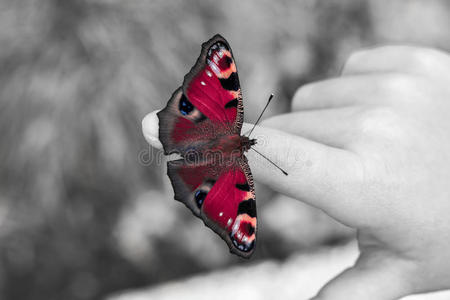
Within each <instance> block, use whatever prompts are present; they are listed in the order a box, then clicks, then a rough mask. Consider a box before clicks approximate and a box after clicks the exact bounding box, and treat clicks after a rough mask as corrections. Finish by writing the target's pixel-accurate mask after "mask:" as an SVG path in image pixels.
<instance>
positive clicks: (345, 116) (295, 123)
mask: <svg viewBox="0 0 450 300" xmlns="http://www.w3.org/2000/svg"><path fill="white" fill-rule="evenodd" d="M361 111H362V108H361V107H356V106H347V107H340V108H332V109H320V110H306V111H297V112H293V113H288V114H283V115H278V116H275V117H271V118H269V119H266V120H264V121H263V122H262V123H261V126H264V127H269V128H274V129H279V130H283V131H286V132H289V133H292V134H295V135H299V136H302V137H305V138H307V139H309V140H313V141H315V142H318V143H322V144H325V145H328V146H331V147H336V148H343V149H348V148H347V146H348V145H349V144H350V143H351V142H354V141H355V140H356V138H357V135H358V130H357V128H358V126H356V124H355V123H357V120H358V115H359V113H360V112H361Z"/></svg>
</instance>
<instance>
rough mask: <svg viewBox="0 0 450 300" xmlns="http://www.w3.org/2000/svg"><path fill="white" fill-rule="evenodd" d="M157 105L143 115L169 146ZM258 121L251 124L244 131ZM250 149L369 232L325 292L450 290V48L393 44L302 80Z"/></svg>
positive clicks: (254, 158) (300, 189)
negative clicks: (326, 74) (330, 74)
mask: <svg viewBox="0 0 450 300" xmlns="http://www.w3.org/2000/svg"><path fill="white" fill-rule="evenodd" d="M157 126H158V122H157V118H156V115H155V112H153V113H150V114H149V115H148V116H147V117H145V118H144V120H143V132H144V136H145V137H146V139H147V141H148V142H149V143H150V144H151V145H152V146H155V147H159V148H160V147H161V145H160V143H159V141H158V139H157V136H158V135H157V132H158V128H157ZM250 126H251V124H244V127H243V132H246V131H247V130H248V129H249V128H250ZM252 136H254V137H257V138H258V139H259V143H258V144H257V145H255V146H254V147H255V148H256V149H257V150H258V151H260V152H261V153H264V154H265V155H266V156H268V157H270V158H271V159H273V160H274V161H276V163H277V164H278V165H279V166H280V167H282V168H284V169H285V170H286V171H287V172H288V173H289V175H288V176H284V175H283V174H282V173H280V171H279V170H277V169H276V168H274V167H272V166H271V165H269V164H268V162H267V161H265V160H264V159H262V158H261V157H260V156H258V155H257V154H256V153H255V152H254V151H249V152H248V153H247V154H246V155H247V157H248V159H249V163H250V167H251V170H252V173H253V176H254V178H255V179H256V180H257V181H259V182H261V183H264V184H266V185H268V186H270V187H271V188H272V189H274V190H276V191H278V192H280V193H283V194H286V195H288V196H290V197H293V198H296V199H299V200H301V201H304V202H306V203H308V204H310V205H313V206H315V207H317V208H319V209H321V210H323V211H324V212H325V213H327V214H328V215H330V216H331V217H333V218H335V219H336V220H338V221H340V222H341V223H343V224H345V225H348V226H350V227H353V228H355V229H357V233H358V234H357V239H358V245H359V249H360V256H359V258H358V260H357V261H356V263H355V265H354V266H353V267H351V268H349V269H347V270H345V271H344V272H342V273H341V274H340V275H338V276H337V277H336V278H334V279H333V280H331V281H330V282H329V283H328V284H326V286H325V287H323V288H322V290H321V291H320V292H319V294H318V295H317V296H316V297H315V298H314V300H331V299H333V300H341V299H342V300H344V299H345V300H353V299H358V300H360V299H365V300H372V299H373V300H375V299H376V300H390V299H398V298H400V297H402V296H405V295H409V294H414V293H421V292H428V291H435V290H439V289H446V288H450V56H449V55H448V54H446V53H444V52H440V51H438V50H433V49H427V48H418V47H408V46H385V47H379V48H373V49H368V50H363V51H359V52H356V53H354V54H352V55H351V56H350V58H349V59H348V60H347V62H346V64H345V66H344V68H343V70H342V74H341V76H340V77H337V78H333V79H328V80H324V81H320V82H314V83H310V84H307V85H304V86H302V87H300V88H299V90H298V91H297V93H296V94H295V96H294V99H293V101H292V111H291V112H290V113H287V114H283V115H278V116H275V117H272V118H269V119H266V120H265V121H263V122H262V123H261V126H257V127H256V129H255V130H254V133H253V134H252Z"/></svg>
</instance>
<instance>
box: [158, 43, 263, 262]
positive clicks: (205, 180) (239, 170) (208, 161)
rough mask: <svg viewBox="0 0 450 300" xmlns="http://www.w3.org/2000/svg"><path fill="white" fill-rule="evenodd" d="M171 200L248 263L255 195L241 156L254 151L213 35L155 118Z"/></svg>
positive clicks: (225, 47)
mask: <svg viewBox="0 0 450 300" xmlns="http://www.w3.org/2000/svg"><path fill="white" fill-rule="evenodd" d="M158 118H159V138H160V140H161V143H162V145H163V148H164V154H166V155H169V154H173V153H177V154H179V155H180V156H181V159H177V160H172V161H169V162H168V163H167V174H168V176H169V178H170V181H171V183H172V187H173V189H174V193H175V199H176V200H178V201H180V202H182V203H184V204H185V205H186V206H187V207H188V208H189V209H190V210H191V211H192V213H193V214H194V215H195V216H197V217H199V218H200V219H202V220H203V222H204V223H205V225H206V226H208V227H210V228H211V229H212V230H213V231H214V232H216V233H217V234H218V235H219V236H220V237H222V239H223V240H225V242H226V243H227V244H228V246H229V248H230V252H232V253H234V254H237V255H239V256H241V257H244V258H249V257H250V256H251V255H252V253H253V252H254V249H255V243H256V231H257V221H256V220H257V218H256V202H255V188H254V183H253V177H252V174H251V172H250V167H249V165H248V161H247V158H246V157H245V155H244V153H245V152H246V151H248V150H249V149H250V147H251V146H253V145H255V144H256V140H255V139H250V138H249V137H248V136H244V135H241V128H242V123H243V119H244V106H243V100H242V93H241V88H240V83H239V77H238V73H237V69H236V62H235V60H234V57H233V53H232V51H231V47H230V45H229V44H228V42H227V41H226V40H225V38H223V37H222V36H220V35H215V36H214V37H212V38H211V39H210V40H208V41H207V42H205V43H203V44H202V50H201V53H200V56H199V57H198V59H197V62H196V63H195V65H194V66H193V67H192V69H191V70H190V71H189V73H187V74H186V76H185V77H184V81H183V85H182V86H181V87H179V88H178V89H176V90H175V92H174V93H173V94H172V96H171V98H170V99H169V101H168V103H167V106H166V107H165V108H164V109H162V110H161V111H160V112H159V113H158Z"/></svg>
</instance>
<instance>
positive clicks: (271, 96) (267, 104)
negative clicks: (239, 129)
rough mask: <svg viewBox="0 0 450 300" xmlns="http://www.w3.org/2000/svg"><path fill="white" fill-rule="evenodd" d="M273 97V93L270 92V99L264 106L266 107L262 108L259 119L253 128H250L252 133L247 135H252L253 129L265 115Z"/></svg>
mask: <svg viewBox="0 0 450 300" xmlns="http://www.w3.org/2000/svg"><path fill="white" fill-rule="evenodd" d="M272 98H273V94H270V97H269V100H267V103H266V106H264V109H263V110H262V112H261V114H260V115H259V117H258V119H257V120H256V122H255V124H254V125H253V128H252V130H250V133H249V134H248V135H247V136H248V137H250V135H251V134H252V132H253V130H254V129H255V127H256V124H258V122H259V120H261V117H262V116H263V114H264V112H265V111H266V108H267V106H269V103H270V101H271V100H272Z"/></svg>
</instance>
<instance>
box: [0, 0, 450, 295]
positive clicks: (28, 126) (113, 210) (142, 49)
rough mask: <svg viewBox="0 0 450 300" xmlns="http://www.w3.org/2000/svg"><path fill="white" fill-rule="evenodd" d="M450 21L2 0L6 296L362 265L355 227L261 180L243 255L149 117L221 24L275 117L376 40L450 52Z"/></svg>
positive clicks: (395, 10)
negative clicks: (177, 183)
mask: <svg viewBox="0 0 450 300" xmlns="http://www.w3.org/2000/svg"><path fill="white" fill-rule="evenodd" d="M449 23H450V2H448V1H445V0H441V1H433V0H428V1H420V0H410V1H402V0H361V1H357V0H304V1H296V2H294V1H269V0H259V1H256V0H252V1H238V0H233V1H220V2H219V1H189V2H188V1H182V0H174V1H164V0H152V1H150V0H129V1H120V0H20V1H17V0H0V141H1V142H0V299H7V300H9V299H12V300H22V299H34V300H41V299H42V300H44V299H45V300H52V299H64V300H85V299H107V298H108V297H112V298H111V299H113V298H114V299H116V297H120V299H158V298H164V297H165V295H184V294H185V293H188V292H190V293H191V294H193V293H197V292H198V294H197V295H198V297H197V299H203V298H201V295H202V293H204V294H203V296H204V295H207V294H208V291H211V289H213V290H214V289H216V291H217V289H221V288H223V289H227V288H228V289H235V288H236V287H235V284H236V282H234V281H233V280H232V278H240V277H243V278H244V281H245V282H252V281H255V282H259V284H260V285H261V286H262V285H264V284H269V285H270V284H275V286H274V289H273V290H272V292H273V293H275V294H273V295H277V294H276V290H275V287H276V288H277V289H278V288H279V289H281V290H284V291H285V294H284V299H294V298H296V296H298V293H299V290H301V289H302V286H301V285H298V284H297V283H296V281H295V280H300V279H299V278H300V277H299V276H297V275H298V274H299V273H298V272H301V270H302V266H305V264H314V262H317V263H318V264H320V263H321V264H322V267H323V268H325V269H326V270H327V268H328V269H333V268H334V269H336V270H338V269H339V266H340V265H339V264H340V263H339V262H341V261H342V263H341V264H344V265H345V264H347V263H351V261H352V260H353V259H354V257H355V255H356V250H355V245H354V243H353V242H352V239H353V236H354V232H353V231H352V230H350V229H349V228H346V227H345V226H343V225H341V224H338V223H337V222H335V221H333V220H332V219H330V218H329V217H328V216H326V215H325V214H323V213H322V212H320V211H317V210H315V209H313V208H311V207H309V206H306V205H305V204H302V203H300V202H298V201H296V200H294V199H290V198H287V197H285V196H282V195H278V194H275V193H274V192H272V191H271V190H269V189H268V188H266V187H264V186H261V185H258V186H257V187H256V190H257V194H258V196H257V197H258V200H257V201H258V215H259V228H258V229H259V236H258V238H259V239H258V245H257V250H256V253H255V255H254V257H253V258H252V259H251V260H250V261H246V260H242V259H240V258H238V257H236V256H234V255H231V254H229V253H228V248H227V246H226V245H225V243H224V242H223V241H222V240H221V239H220V238H219V237H218V236H216V235H215V234H213V233H212V232H211V231H210V230H209V229H207V228H205V227H204V226H203V224H202V222H201V221H200V220H198V219H196V218H194V217H193V216H192V214H191V213H190V212H189V211H188V210H187V209H186V208H185V207H184V206H183V205H182V204H180V203H178V202H175V201H174V200H173V192H172V189H171V188H170V184H169V182H168V178H167V177H166V176H165V170H164V165H162V164H161V161H160V159H159V158H160V153H157V152H156V151H155V150H153V149H151V148H148V146H147V145H146V143H145V141H144V139H143V137H142V134H141V120H142V118H143V117H144V116H145V115H146V114H147V113H148V112H150V111H153V110H155V109H159V108H161V107H162V106H163V105H165V103H166V101H167V100H168V99H169V97H170V95H171V93H172V92H173V90H175V89H176V88H177V87H178V86H180V85H181V83H182V79H183V76H184V74H185V73H187V72H188V71H189V69H190V68H191V66H192V65H193V64H194V62H195V60H196V59H197V56H198V55H199V53H200V45H201V43H202V42H204V41H206V40H207V39H209V38H210V37H211V36H213V35H214V34H215V33H220V34H222V35H223V36H224V37H225V38H227V39H228V41H229V42H230V44H231V46H232V48H233V51H234V54H235V56H236V61H237V65H238V69H239V75H240V80H241V86H242V89H243V95H244V103H245V114H246V115H245V118H246V121H249V122H251V121H254V120H255V119H256V117H257V115H258V114H259V112H260V111H261V109H262V107H263V106H264V104H265V102H266V99H267V97H268V95H269V94H270V93H275V94H276V95H277V97H278V100H277V102H276V105H273V106H271V107H270V112H269V113H268V114H266V117H268V116H270V115H273V114H278V113H282V112H286V111H288V109H289V104H290V99H291V97H292V96H293V94H294V92H295V90H296V89H297V88H298V87H299V86H301V85H302V84H304V83H306V82H310V81H313V80H320V79H325V78H327V77H330V76H337V75H338V74H339V70H340V68H341V67H342V65H343V63H344V62H345V59H346V58H347V57H348V55H349V54H350V53H352V52H353V51H355V50H357V49H359V48H361V47H370V46H374V45H377V44H387V43H402V44H404V43H407V44H419V45H424V46H432V47H438V48H441V49H444V50H449V49H450V38H449V32H448V28H450V24H449ZM325 121H326V120H325ZM333 249H338V250H336V251H338V252H332V251H333ZM323 251H325V252H327V251H328V252H327V253H334V254H333V255H334V256H333V257H336V259H334V260H333V262H338V263H337V264H336V265H333V263H332V262H330V263H328V262H329V261H324V260H323V259H321V256H320V253H323ZM329 251H331V252H329ZM336 253H337V254H336ZM323 264H325V265H323ZM334 269H333V270H334ZM274 274H276V276H277V282H276V283H273V282H271V280H272V279H271V278H272V277H273V276H274ZM296 274H297V275H296ZM314 274H315V275H314ZM314 274H310V276H309V279H310V280H314V276H318V277H320V274H318V273H314ZM192 276H194V277H192ZM258 276H259V277H258ZM257 277H258V278H257ZM190 286H196V287H197V289H195V288H194V289H192V290H190V291H188V290H187V289H189V287H190ZM250 286H251V285H250ZM288 287H289V288H288ZM134 289H137V291H138V292H133V290H134ZM286 291H289V292H286ZM266 292H267V293H266V294H261V293H257V292H256V291H255V290H252V289H247V290H245V291H241V296H243V297H244V296H245V297H246V298H248V299H273V298H271V294H270V291H266ZM278 292H279V290H278ZM177 293H178V294H177ZM114 295H116V296H114ZM117 295H120V296H117ZM224 295H225V294H224ZM278 295H279V293H278ZM140 297H142V298H140ZM167 297H168V298H167V299H173V298H170V297H169V296H167ZM290 297H292V298H290ZM187 298H188V297H187V294H186V299H187ZM181 299H183V297H181ZM297 299H298V298H297Z"/></svg>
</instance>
